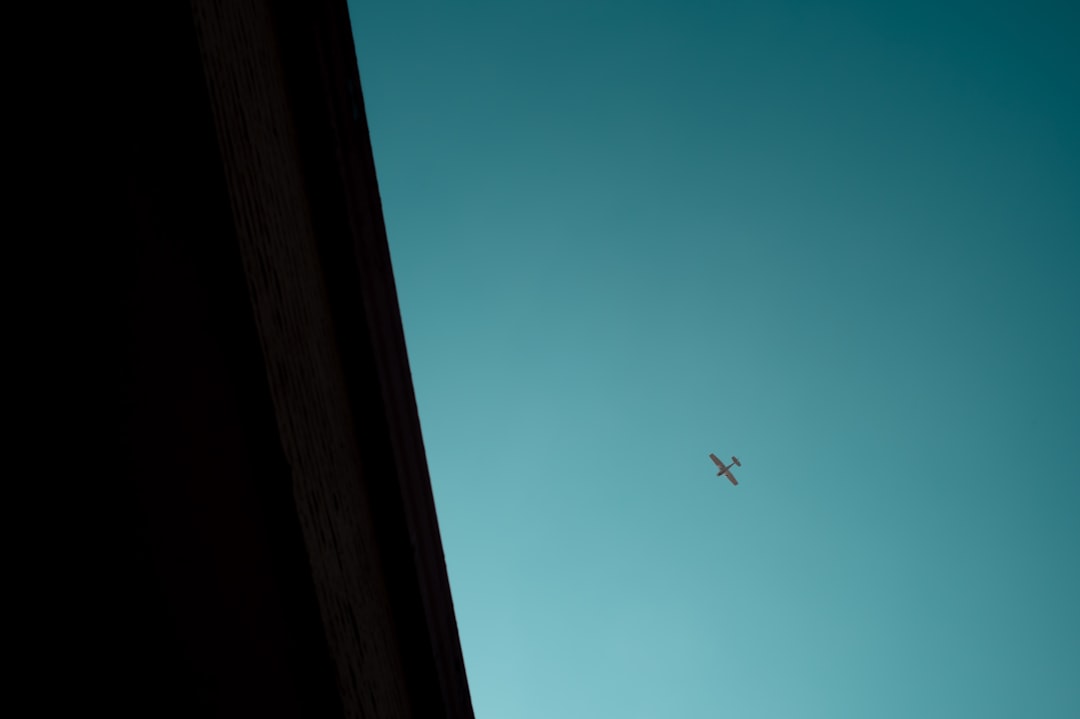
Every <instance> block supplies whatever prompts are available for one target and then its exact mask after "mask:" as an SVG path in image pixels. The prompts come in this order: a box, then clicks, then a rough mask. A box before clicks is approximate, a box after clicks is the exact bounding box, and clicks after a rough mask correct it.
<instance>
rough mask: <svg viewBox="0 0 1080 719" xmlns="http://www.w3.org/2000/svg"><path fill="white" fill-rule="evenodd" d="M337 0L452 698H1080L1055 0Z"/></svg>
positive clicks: (1063, 48)
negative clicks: (379, 236) (443, 600)
mask: <svg viewBox="0 0 1080 719" xmlns="http://www.w3.org/2000/svg"><path fill="white" fill-rule="evenodd" d="M350 11H351V14H352V22H353V33H354V35H355V38H356V42H357V56H358V60H359V65H360V72H361V78H362V81H363V90H364V96H365V102H366V107H367V113H368V119H369V123H370V127H371V136H372V143H373V146H374V150H375V159H376V165H377V170H378V176H379V183H380V190H381V194H382V202H383V209H384V212H385V218H386V225H387V231H388V233H389V240H390V246H391V252H392V256H393V262H394V270H395V274H396V281H397V289H398V293H399V299H400V303H401V309H402V315H403V320H404V325H405V333H406V338H407V341H408V348H409V356H410V361H411V365H412V371H413V380H414V383H415V387H416V393H417V399H418V403H419V409H420V417H421V421H422V425H423V431H424V440H425V443H426V448H427V459H428V463H429V466H430V469H431V478H432V484H433V488H434V492H435V497H436V503H437V508H438V512H439V521H440V525H441V531H442V538H443V543H444V546H445V550H446V562H447V567H448V571H449V575H450V582H451V586H452V590H453V594H454V602H455V608H456V612H457V619H458V627H459V630H460V635H461V643H462V647H463V650H464V655H465V661H466V666H467V670H468V675H469V683H470V688H471V691H472V697H473V703H474V706H475V709H476V713H477V716H478V717H479V718H480V719H553V718H556V717H557V718H559V719H579V718H580V719H596V718H597V717H620V718H627V719H635V718H639V717H640V718H645V717H648V718H656V717H672V718H675V719H682V718H687V719H692V718H697V717H702V718H705V717H709V718H712V717H722V716H726V717H739V718H740V719H755V718H757V717H768V718H774V717H775V718H779V719H801V718H804V717H805V718H811V717H813V718H821V719H844V718H847V717H850V718H852V719H868V718H873V719H891V718H893V717H896V718H903V719H911V718H912V717H928V718H938V717H941V718H943V719H946V718H947V719H957V718H960V717H979V719H990V718H994V717H1002V718H1009V719H1014V718H1016V717H1039V719H1053V718H1058V717H1060V718H1062V719H1065V718H1070V719H1072V718H1075V717H1078V716H1080V610H1078V608H1080V559H1078V556H1077V555H1078V549H1080V482H1078V479H1080V477H1078V475H1080V470H1078V462H1080V369H1078V368H1080V42H1077V38H1078V37H1080V4H1078V3H1076V2H1061V3H1045V2H1037V1H1032V0H1025V1H1024V2H1019V1H1017V2H1011V3H1009V2H994V1H992V0H979V1H974V0H972V1H971V2H952V1H947V0H934V1H933V2H920V1H918V0H904V1H902V2H882V1H874V2H870V1H869V0H868V1H866V2H847V3H844V2H811V1H810V0H791V1H790V2H776V1H772V0H746V1H744V2H720V1H719V0H715V1H712V2H678V1H672V0H657V1H655V2H634V1H631V0H620V1H618V2H615V1H610V2H607V1H590V0H542V1H541V0H533V1H532V2H527V3H526V2H510V1H508V0H504V1H502V2H475V1H471V0H454V1H453V2H450V1H443V2H433V1H418V0H392V1H390V0H384V1H382V2H376V1H374V0H372V1H370V2H350ZM709 452H715V453H716V454H718V455H719V456H721V457H724V458H727V457H730V456H731V455H732V454H734V455H737V456H738V457H739V459H740V460H741V461H742V463H743V467H742V469H741V470H738V471H737V475H736V476H737V477H738V478H739V480H740V484H739V486H738V487H733V486H731V484H729V483H728V482H727V481H725V480H724V479H723V478H718V477H716V471H715V468H714V467H713V465H712V464H711V462H710V461H709V459H708V453H709Z"/></svg>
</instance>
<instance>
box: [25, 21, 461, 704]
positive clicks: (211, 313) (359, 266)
mask: <svg viewBox="0 0 1080 719" xmlns="http://www.w3.org/2000/svg"><path fill="white" fill-rule="evenodd" d="M93 11H94V12H96V11H97V9H96V8H95V9H94V10H93ZM101 12H102V13H111V15H110V16H109V18H107V19H105V20H103V19H102V18H100V17H99V18H98V22H96V23H95V26H94V28H93V29H92V31H91V30H90V29H88V30H87V36H88V37H89V40H84V42H85V44H86V46H87V47H88V48H90V50H89V52H91V53H100V54H97V55H95V56H94V57H89V56H87V57H84V58H83V59H85V60H86V61H87V62H88V63H91V64H94V66H95V67H97V68H98V70H99V72H98V74H95V75H94V76H93V82H90V83H89V84H90V85H92V86H93V87H94V88H95V89H94V93H95V94H94V104H93V105H92V106H87V105H83V106H82V107H80V108H79V110H78V112H79V117H80V118H86V117H89V115H90V114H91V113H93V114H95V116H96V117H98V118H99V120H101V119H103V121H104V124H105V126H106V127H105V130H103V131H102V132H103V134H101V135H99V136H96V137H94V138H93V139H92V140H88V142H92V143H93V144H94V151H95V152H97V153H98V158H97V160H95V162H98V163H101V164H100V165H95V167H98V166H100V167H105V168H106V169H107V171H105V172H103V173H102V174H101V175H100V181H99V182H95V183H92V184H95V185H99V186H96V187H89V186H84V187H85V189H86V190H87V191H88V192H92V193H94V194H93V197H94V198H95V200H94V207H93V212H94V219H93V220H92V222H91V221H87V224H88V225H93V226H92V228H91V230H89V231H84V232H83V236H82V238H81V239H80V241H81V242H82V243H83V249H82V250H81V255H79V256H82V257H90V256H91V255H93V256H94V258H95V261H94V264H93V268H92V276H91V275H90V274H89V273H90V270H89V269H88V270H87V274H86V276H87V279H84V281H83V284H82V285H81V291H82V292H83V296H82V297H81V298H80V297H73V298H69V300H70V304H69V307H70V311H68V310H65V312H67V313H68V314H70V315H71V316H73V317H74V316H76V315H78V313H79V312H80V311H83V312H85V314H86V317H85V319H86V320H87V323H89V324H94V326H95V328H96V329H95V330H94V333H95V335H94V337H95V339H94V344H93V346H90V347H86V346H84V347H81V348H79V352H81V353H83V354H84V355H85V354H87V353H91V354H93V353H98V354H100V355H101V356H102V357H105V358H107V362H106V364H107V365H108V368H107V369H108V371H107V372H106V373H105V374H101V375H95V376H94V378H93V382H91V381H90V379H87V381H86V382H85V383H84V384H86V385H87V386H89V385H90V384H93V385H94V388H95V389H94V391H96V392H98V393H99V394H98V400H101V401H103V402H104V401H107V402H108V403H110V409H109V411H108V412H105V411H104V410H102V411H101V414H100V416H101V417H105V416H108V417H109V418H110V419H109V421H108V423H107V424H108V426H107V428H106V429H105V430H102V438H101V439H100V442H99V444H98V445H95V447H94V448H93V449H91V450H88V451H89V452H90V453H89V454H87V453H81V452H80V453H78V462H79V464H80V466H81V467H80V471H81V472H82V475H81V476H80V477H79V478H78V480H79V486H80V487H82V489H81V490H80V491H82V492H84V496H85V497H88V498H91V499H88V500H87V502H86V504H85V506H84V507H80V508H79V509H80V510H82V511H81V512H80V514H81V515H82V519H81V522H82V523H83V524H84V526H85V531H84V534H83V536H82V537H81V539H78V540H75V541H73V542H72V543H71V544H70V546H69V547H68V549H67V550H65V551H66V552H67V553H68V554H70V555H72V556H75V555H78V554H79V552H82V555H81V556H82V559H84V560H86V562H85V564H86V565H87V566H88V567H89V569H87V570H86V572H85V574H84V575H83V576H82V578H81V579H79V580H77V581H76V580H75V579H72V580H71V581H70V584H71V586H72V587H76V588H75V589H71V590H70V591H71V592H72V593H73V594H74V595H77V597H76V598H75V599H65V600H64V601H67V602H69V606H71V607H76V606H78V607H89V606H90V601H91V598H92V597H93V598H96V604H94V607H95V608H94V609H93V610H90V609H78V608H76V609H70V610H69V611H68V612H67V614H68V617H67V618H68V619H70V621H72V623H73V624H78V625H79V626H80V627H82V628H83V629H85V630H86V631H85V632H83V633H82V634H81V635H80V636H81V638H80V639H78V640H74V639H72V640H70V646H68V647H65V648H63V650H62V651H55V652H54V651H53V650H51V649H50V650H49V651H51V652H53V653H54V654H57V655H58V656H60V657H61V661H66V660H64V659H63V657H64V656H66V654H65V652H71V653H72V656H74V655H75V654H79V656H80V657H81V659H80V660H79V662H81V663H79V664H78V666H69V667H68V668H67V669H64V670H63V671H64V672H66V673H67V674H71V675H74V674H87V675H88V676H89V675H92V676H93V679H92V680H91V681H90V682H89V683H90V684H92V685H93V688H92V691H89V692H88V693H86V694H85V699H84V701H82V702H81V703H82V705H83V707H84V708H85V709H86V710H93V711H95V713H96V710H97V709H99V708H100V709H102V710H103V711H104V712H105V713H107V714H109V715H111V716H146V717H151V716H153V717H159V716H185V717H189V716H190V717H195V716H229V717H324V716H325V717H420V718H427V717H472V709H471V704H470V700H469V692H468V686H467V682H466V678H465V670H464V665H463V662H462V657H461V648H460V643H459V640H458V635H457V628H456V624H455V620H454V611H453V606H452V602H451V598H450V590H449V585H448V581H447V575H446V566H445V563H444V560H443V553H442V545H441V541H440V537H439V529H438V524H437V520H436V515H435V508H434V503H433V499H432V493H431V486H430V482H429V478H428V474H427V466H426V461H425V457H424V449H423V444H422V440H421V435H420V427H419V421H418V419H417V413H416V404H415V399H414V396H413V389H412V382H411V378H410V375H409V367H408V360H407V357H406V352H405V344H404V339H403V335H402V328H401V319H400V316H399V313H398V304H397V296H396V291H395V287H394V280H393V274H392V270H391V266H390V259H389V254H388V249H387V243H386V237H385V230H384V226H383V219H382V215H381V209H380V203H379V198H378V191H377V186H376V181H375V169H374V165H373V161H372V154H371V147H370V144H369V139H368V131H367V126H366V120H365V116H364V108H363V101H362V95H361V92H360V83H359V76H358V72H357V67H356V60H355V52H354V48H353V45H352V36H351V32H350V25H349V19H348V16H347V9H346V5H345V1H344V0H288V1H286V0H280V1H276V0H236V1H226V0H194V1H193V2H190V3H188V2H178V1H177V0H161V1H158V2H145V3H120V4H118V5H111V6H109V7H105V8H101ZM77 61H78V59H76V62H77ZM70 70H71V72H75V73H78V72H79V71H80V68H79V67H73V68H70ZM82 121H83V120H79V122H82ZM65 132H68V133H69V135H70V132H71V130H70V129H69V130H65ZM87 174H88V175H89V173H87ZM84 179H85V178H84ZM80 222H81V220H80ZM91 243H93V244H91ZM87 247H90V248H91V249H89V250H88V249H87ZM106 296H107V300H106V299H102V298H104V297H106ZM84 308H93V309H84ZM106 308H107V309H106ZM91 315H92V316H91ZM95 323H96V324H95ZM71 344H75V343H74V342H72V343H71ZM87 374H88V375H89V374H90V373H89V371H87ZM73 382H74V381H73ZM102 398H107V399H102ZM98 400H94V401H98ZM88 402H89V400H87V401H86V402H83V401H79V402H76V401H75V400H70V401H68V402H67V404H68V405H70V406H72V407H75V406H76V405H81V406H84V407H86V406H89V405H88V404H87V403H88ZM114 410H115V411H114ZM72 411H74V410H72ZM95 412H97V408H96V405H95V407H94V411H93V412H91V410H90V409H87V410H86V413H87V416H90V415H92V414H94V413H95ZM114 416H115V417H116V418H117V419H116V420H115V421H114V420H112V417H114ZM67 421H68V422H69V423H70V422H73V421H74V420H67ZM114 422H115V423H114ZM92 423H93V422H92V421H88V424H92ZM100 423H103V424H105V423H106V420H104V419H102V420H101V422H100ZM89 431H91V430H90V429H88V430H87V432H89ZM106 435H107V436H106ZM106 444H107V445H108V446H107V447H106ZM70 454H72V455H75V454H76V451H75V450H71V451H70ZM73 486H74V485H73ZM65 576H66V575H65ZM71 576H74V575H71ZM64 581H65V582H67V581H68V580H67V579H65V580H64ZM64 591H68V590H67V589H65V590H64ZM80 611H82V612H83V614H79V612H80ZM65 641H68V640H65ZM76 645H78V646H76ZM72 661H73V662H74V660H72ZM90 665H93V666H90ZM67 674H65V678H64V679H63V680H61V681H62V682H66V681H68V679H67ZM68 686H73V685H68ZM58 691H60V692H62V691H63V690H62V689H61V690H58ZM44 703H46V704H47V703H48V702H44Z"/></svg>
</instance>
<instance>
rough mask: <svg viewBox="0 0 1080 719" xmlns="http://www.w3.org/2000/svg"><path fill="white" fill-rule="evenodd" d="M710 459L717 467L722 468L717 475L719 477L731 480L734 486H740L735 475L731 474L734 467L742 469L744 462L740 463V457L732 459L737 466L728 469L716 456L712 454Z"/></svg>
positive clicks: (728, 466)
mask: <svg viewBox="0 0 1080 719" xmlns="http://www.w3.org/2000/svg"><path fill="white" fill-rule="evenodd" d="M709 459H711V460H712V461H713V462H714V463H715V464H716V466H717V467H719V468H720V471H719V472H717V473H716V476H717V477H720V476H724V477H727V478H728V479H730V480H731V483H732V484H734V485H738V484H739V482H738V481H737V480H736V479H735V475H734V474H732V473H731V468H732V467H736V466H738V467H741V466H742V462H740V461H739V458H738V457H732V458H731V461H732V462H734V463H735V464H729V465H727V466H726V467H725V466H724V463H723V462H721V461H720V460H719V459H717V457H716V455H715V454H710V455H709Z"/></svg>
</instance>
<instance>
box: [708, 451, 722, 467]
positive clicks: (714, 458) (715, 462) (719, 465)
mask: <svg viewBox="0 0 1080 719" xmlns="http://www.w3.org/2000/svg"><path fill="white" fill-rule="evenodd" d="M709 459H711V460H712V461H713V463H714V464H715V465H716V466H717V467H719V468H720V469H723V468H724V463H723V462H721V461H720V460H719V459H717V458H716V455H715V454H710V455H709Z"/></svg>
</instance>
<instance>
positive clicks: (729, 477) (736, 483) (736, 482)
mask: <svg viewBox="0 0 1080 719" xmlns="http://www.w3.org/2000/svg"><path fill="white" fill-rule="evenodd" d="M724 476H725V477H727V478H728V479H730V480H731V483H732V484H734V485H735V486H738V484H739V480H737V479H735V475H734V474H732V473H731V470H730V469H729V470H728V471H726V472H724Z"/></svg>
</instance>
